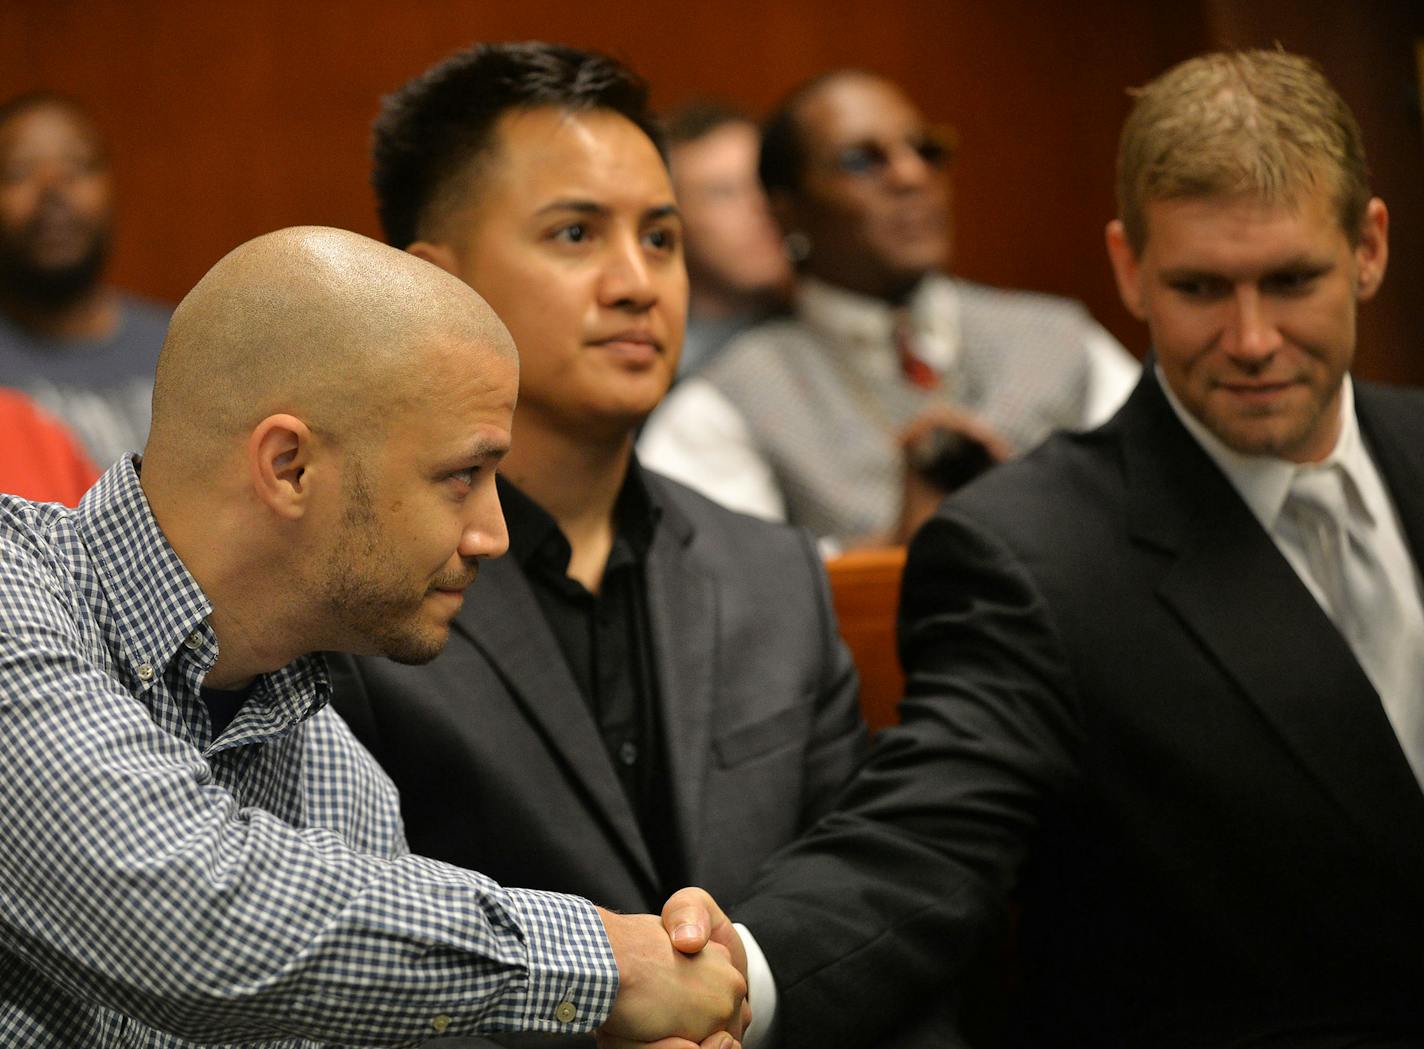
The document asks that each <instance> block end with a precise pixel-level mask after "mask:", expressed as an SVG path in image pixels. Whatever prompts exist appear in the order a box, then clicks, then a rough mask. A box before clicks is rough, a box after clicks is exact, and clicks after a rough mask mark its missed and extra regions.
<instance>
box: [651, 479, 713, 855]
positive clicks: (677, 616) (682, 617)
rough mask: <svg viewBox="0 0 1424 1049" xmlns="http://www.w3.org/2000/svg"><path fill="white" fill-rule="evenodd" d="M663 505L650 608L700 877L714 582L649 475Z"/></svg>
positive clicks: (681, 817) (668, 744)
mask: <svg viewBox="0 0 1424 1049" xmlns="http://www.w3.org/2000/svg"><path fill="white" fill-rule="evenodd" d="M643 476H644V477H645V478H646V479H647V483H648V488H649V490H650V491H651V492H653V496H654V498H655V499H656V500H657V502H658V504H659V505H660V506H661V507H662V521H661V523H660V525H659V527H658V530H657V533H656V535H655V537H654V540H653V544H652V547H651V548H650V549H649V551H648V565H647V580H648V611H649V619H650V620H651V621H652V631H653V644H654V647H655V652H656V657H657V668H658V686H659V694H660V697H661V700H662V728H663V747H664V753H665V754H666V755H667V770H668V785H669V788H670V789H671V790H672V795H673V803H674V807H675V809H676V812H677V824H678V831H679V835H680V838H681V845H682V858H683V864H684V866H683V869H684V870H685V871H686V872H687V874H688V877H689V878H690V879H692V880H696V878H697V876H698V865H697V863H696V859H697V856H698V847H699V843H700V842H699V839H700V837H701V831H702V807H703V800H704V796H705V785H706V781H707V760H708V754H709V752H710V750H711V738H710V737H711V733H712V730H713V726H712V724H711V723H710V719H711V712H712V710H713V704H714V701H715V699H716V696H715V695H714V682H713V678H714V673H715V670H716V660H717V591H716V584H715V582H714V581H713V579H712V578H711V577H710V576H708V575H707V574H706V573H705V572H703V571H702V569H701V567H700V565H698V564H697V563H696V559H695V558H692V557H689V556H688V551H687V549H686V548H687V547H688V546H689V545H690V544H691V542H692V538H693V525H692V522H691V521H689V520H688V519H687V518H686V517H684V516H683V515H682V513H681V512H680V511H679V509H678V507H677V506H676V505H674V504H672V503H671V502H670V501H669V500H668V499H667V497H666V494H665V493H664V491H663V490H662V489H661V487H655V486H657V481H656V479H655V478H653V477H649V476H648V475H647V474H644V475H643Z"/></svg>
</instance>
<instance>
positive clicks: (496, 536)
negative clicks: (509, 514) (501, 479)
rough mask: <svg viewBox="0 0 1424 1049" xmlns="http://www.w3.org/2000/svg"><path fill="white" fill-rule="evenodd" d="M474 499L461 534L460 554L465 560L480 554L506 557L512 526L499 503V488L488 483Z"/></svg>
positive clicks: (482, 555)
mask: <svg viewBox="0 0 1424 1049" xmlns="http://www.w3.org/2000/svg"><path fill="white" fill-rule="evenodd" d="M471 502H472V504H473V505H472V511H471V513H470V516H469V518H468V520H466V522H465V528H464V530H463V531H462V532H461V533H460V546H459V554H460V556H461V557H463V558H464V559H465V560H467V561H468V560H473V559H474V558H478V557H502V556H503V555H504V553H505V551H507V550H508V549H509V529H508V528H507V527H506V526H505V523H504V511H503V509H501V507H500V505H499V489H497V488H496V487H495V486H494V485H493V484H490V485H488V486H486V489H485V491H484V492H482V493H481V494H480V497H479V498H477V499H474V500H472V501H471Z"/></svg>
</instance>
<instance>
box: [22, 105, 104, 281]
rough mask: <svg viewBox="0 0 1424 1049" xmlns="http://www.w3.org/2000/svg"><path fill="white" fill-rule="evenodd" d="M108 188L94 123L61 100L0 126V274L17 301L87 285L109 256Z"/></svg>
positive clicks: (36, 107)
mask: <svg viewBox="0 0 1424 1049" xmlns="http://www.w3.org/2000/svg"><path fill="white" fill-rule="evenodd" d="M112 223H113V187H112V183H111V180H110V176H109V166H108V160H107V158H106V156H105V152H104V147H103V143H102V142H101V141H100V139H99V135H98V131H97V130H96V129H95V127H94V126H93V124H92V123H91V122H90V121H89V120H88V119H87V118H86V117H85V116H84V115H83V114H82V113H79V112H78V111H76V110H74V109H73V108H71V107H70V106H67V105H64V104H62V103H47V102H45V103H40V104H38V105H36V106H34V107H31V108H27V109H24V110H21V111H20V112H19V113H17V114H16V115H14V116H12V117H11V118H10V119H9V120H8V121H6V122H5V124H4V125H3V126H0V277H3V279H4V280H5V281H6V283H7V284H8V285H9V287H10V289H11V294H12V295H14V296H15V297H17V298H24V299H34V300H36V301H39V302H63V301H65V300H66V299H70V298H74V297H76V296H78V295H81V294H83V293H85V292H87V291H89V290H90V289H92V288H93V287H94V286H95V284H96V283H97V282H98V279H99V274H100V272H101V271H102V270H103V266H104V261H105V259H106V257H107V255H108V248H109V237H110V230H111V227H112Z"/></svg>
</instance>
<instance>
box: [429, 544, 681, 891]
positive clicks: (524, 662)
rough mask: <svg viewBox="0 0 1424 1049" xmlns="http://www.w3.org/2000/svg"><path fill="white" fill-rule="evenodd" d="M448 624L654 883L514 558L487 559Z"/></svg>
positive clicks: (595, 734)
mask: <svg viewBox="0 0 1424 1049" xmlns="http://www.w3.org/2000/svg"><path fill="white" fill-rule="evenodd" d="M453 629H454V630H455V631H456V632H458V633H460V634H462V635H463V636H464V637H466V638H468V639H469V641H470V642H471V643H472V644H474V646H475V647H476V648H478V649H479V650H480V652H481V653H483V655H484V657H485V658H486V659H487V660H488V661H489V662H490V664H491V665H492V666H493V667H494V668H495V671H496V672H497V673H498V674H499V676H500V678H501V679H502V680H503V681H504V684H505V686H506V687H507V688H508V689H509V692H510V695H511V696H513V698H514V702H515V704H516V705H517V706H518V707H519V708H520V709H521V710H523V712H524V714H525V715H526V716H527V717H528V718H529V720H530V721H531V722H533V723H534V725H536V726H537V727H538V729H539V730H540V732H541V733H542V734H543V735H544V737H545V738H546V739H547V740H548V742H549V748H550V750H551V751H553V753H554V754H556V755H557V756H558V757H559V758H560V759H561V760H562V762H563V763H564V764H565V765H566V766H567V767H568V768H569V769H570V771H571V772H572V773H573V776H574V778H575V779H576V780H577V781H578V782H579V783H580V784H581V785H582V786H583V788H584V790H585V791H586V792H587V795H588V798H589V803H590V806H591V808H592V810H593V811H594V813H595V815H596V816H598V817H600V818H601V819H602V820H603V821H604V822H605V824H606V826H607V827H608V829H609V831H610V833H611V835H612V836H613V838H614V839H615V840H616V841H617V842H618V843H619V844H621V845H622V846H623V848H624V849H625V850H626V851H627V853H628V855H629V856H630V857H631V862H632V864H633V865H634V866H635V867H636V868H637V870H638V871H639V872H640V873H641V874H642V876H643V877H644V878H645V879H647V881H648V884H649V886H656V885H657V884H658V879H657V875H656V872H655V869H654V867H653V861H652V857H651V856H650V855H649V854H648V849H647V846H646V845H645V844H644V842H643V836H642V834H641V832H640V831H639V829H638V823H637V819H636V817H635V816H634V814H633V809H632V806H631V805H630V804H629V802H628V796H627V795H626V794H625V793H624V791H623V787H622V784H620V783H619V781H618V776H617V774H616V773H615V772H614V770H613V766H612V763H611V762H610V761H609V759H608V756H607V754H606V752H605V751H604V747H603V741H602V738H601V737H600V735H599V731H598V726H597V725H596V724H595V722H594V720H593V716H592V714H591V713H590V712H589V709H588V705H587V704H586V703H585V702H584V699H583V696H582V694H581V693H580V692H579V688H578V685H577V684H576V683H575V681H574V679H573V675H572V674H571V673H570V672H569V669H568V664H567V662H566V661H565V659H564V654H563V651H562V650H561V649H560V648H559V644H558V641H557V640H555V638H554V635H553V633H552V631H550V630H549V628H548V626H547V625H546V623H545V621H544V614H543V611H542V609H541V608H540V607H539V602H538V600H537V599H536V598H535V596H534V592H533V591H532V590H531V589H530V587H529V583H528V581H527V580H526V579H525V578H524V573H523V571H522V570H521V569H520V567H519V565H518V563H517V562H516V561H515V559H514V558H513V557H505V558H501V559H500V560H497V561H491V562H487V563H485V564H484V565H483V566H482V567H481V569H480V578H479V580H478V581H477V582H476V583H475V585H474V586H473V587H471V588H470V590H469V591H468V599H467V601H466V603H465V607H464V608H463V609H462V610H461V612H460V614H459V616H457V617H456V619H455V622H454V624H453Z"/></svg>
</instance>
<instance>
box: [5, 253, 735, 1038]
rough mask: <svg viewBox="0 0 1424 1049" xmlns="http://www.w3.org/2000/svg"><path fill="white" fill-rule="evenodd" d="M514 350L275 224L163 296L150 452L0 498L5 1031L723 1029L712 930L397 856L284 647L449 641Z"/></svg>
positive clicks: (485, 316) (398, 280)
mask: <svg viewBox="0 0 1424 1049" xmlns="http://www.w3.org/2000/svg"><path fill="white" fill-rule="evenodd" d="M517 379H518V365H517V362H516V357H515V353H514V347H513V344H512V342H511V340H510V337H509V334H508V332H507V331H506V330H505V329H504V328H503V326H502V325H501V324H500V322H499V321H498V319H497V318H496V317H495V316H494V314H493V313H492V312H491V311H490V309H489V307H488V306H487V305H486V304H485V303H484V301H483V300H482V299H480V298H479V296H477V295H476V294H475V293H474V292H473V291H471V290H470V289H469V288H468V287H467V286H466V285H465V284H464V283H463V282H461V281H459V280H458V279H456V278H455V277H452V276H449V275H448V274H445V273H443V272H441V271H440V270H438V269H437V268H435V267H433V266H430V265H428V264H427V263H424V262H422V261H420V260H418V259H416V258H414V257H413V256H410V255H407V254H405V253H402V252H399V251H396V250H394V249H391V248H387V247H384V246H382V245H379V244H376V243H375V242H373V241H369V240H366V239H365V238H362V237H358V236H356V235H355V234H351V233H345V232H342V231H338V230H327V229H318V228H303V229H294V230H285V231H281V232H279V233H274V234H270V235H268V236H265V237H261V238H258V239H257V240H255V241H252V242H250V243H248V244H246V245H244V246H242V247H240V248H238V249H237V250H235V251H234V252H232V253H231V254H230V255H228V256H227V257H226V258H225V259H223V260H222V261H221V262H219V263H218V265H217V266H216V267H214V268H213V270H212V271H211V272H210V273H209V274H208V275H207V276H206V277H204V278H203V280H202V281H201V282H200V283H199V284H198V286H197V287H196V288H194V289H193V291H192V293H191V294H190V295H189V296H188V297H187V298H186V299H185V300H184V301H183V303H182V304H181V305H180V306H179V308H178V311H177V312H176V313H175V315H174V319H173V324H172V327H171V329H170V332H169V335H168V338H167V341H166V342H165V344H164V348H163V351H162V355H161V357H160V360H159V365H158V375H157V380H156V385H155V393H154V416H153V429H152V433H151V437H150V439H149V442H148V445H147V447H146V449H145V452H144V455H143V456H142V457H141V458H140V457H137V456H133V457H128V458H125V459H122V460H120V461H119V462H118V463H117V464H116V465H115V466H114V467H113V468H112V469H110V470H109V472H108V473H106V474H105V475H104V476H103V477H102V478H101V479H100V481H99V482H98V484H97V485H96V486H95V487H94V488H93V489H92V490H91V491H90V492H89V494H88V495H87V496H86V497H85V499H84V501H83V503H82V505H81V506H80V508H79V509H78V510H76V511H71V510H66V509H64V508H61V507H58V506H53V505H36V504H31V503H27V502H25V501H23V500H21V499H18V498H16V497H11V496H4V497H0V753H3V754H4V755H5V760H4V764H3V772H0V886H3V891H0V1044H3V1045H7V1046H9V1045H24V1046H55V1047H58V1046H73V1045H85V1046H95V1045H98V1046H118V1045H123V1046H126V1047H127V1046H146V1047H149V1046H151V1047H160V1046H161V1047H177V1046H192V1045H195V1044H204V1043H223V1044H228V1043H232V1042H236V1041H241V1042H243V1043H244V1044H251V1043H257V1044H263V1045H272V1046H294V1047H295V1046H308V1045H311V1044H313V1043H326V1042H340V1043H343V1044H353V1043H354V1044H360V1045H383V1044H399V1043H407V1042H412V1041H416V1040H419V1039H420V1038H423V1037H429V1036H431V1035H440V1034H450V1035H455V1034H461V1033H480V1032H496V1031H507V1030H534V1031H541V1032H551V1033H557V1032H572V1031H582V1030H588V1029H591V1028H594V1027H600V1025H601V1026H602V1029H603V1031H604V1032H605V1033H606V1034H608V1035H609V1036H610V1037H611V1038H618V1039H622V1038H627V1039H656V1038H659V1037H662V1036H665V1035H678V1036H687V1037H690V1038H692V1039H702V1038H706V1039H707V1041H706V1042H705V1043H704V1049H712V1047H716V1046H722V1045H729V1044H732V1040H731V1037H730V1036H729V1035H726V1034H718V1035H714V1034H713V1032H714V1031H717V1030H720V1029H722V1028H724V1027H727V1028H731V1029H732V1030H733V1031H734V1032H735V1031H737V1030H739V1029H740V1019H739V1018H740V1010H741V997H742V995H743V993H744V989H745V985H744V983H743V978H742V974H741V973H740V972H739V971H738V969H737V968H736V967H734V966H733V964H732V962H731V959H730V958H729V952H728V949H727V948H726V947H725V946H720V945H719V946H718V947H717V949H716V950H712V951H707V952H703V953H701V954H699V955H697V956H696V957H691V958H688V957H682V956H678V955H676V954H675V952H674V950H673V947H672V945H671V944H670V942H669V938H668V936H667V935H666V934H664V933H663V932H662V930H661V927H660V926H659V925H658V923H657V921H656V920H655V919H653V918H650V917H647V916H630V917H623V916H617V915H612V914H609V913H607V912H602V911H599V910H598V909H596V908H594V907H593V906H592V905H591V904H589V903H588V902H587V901H584V900H580V899H578V898H576V897H571V896H562V895H558V894H554V893H545V892H532V891H524V890H518V889H505V888H502V887H500V886H499V885H497V884H496V883H494V882H493V881H491V880H490V879H488V878H486V877H484V876H483V875H480V874H475V873H472V872H470V871H465V870H461V869H459V868H456V867H451V866H448V865H445V864H441V863H438V862H436V861H434V860H427V859H423V858H420V857H415V856H411V855H409V853H408V850H407V849H406V848H405V844H404V840H403V836H402V831H401V826H400V820H399V816H398V808H397V799H396V797H395V792H394V789H393V788H392V786H391V785H390V783H389V781H388V780H387V779H386V778H385V776H384V775H383V774H382V773H381V772H380V771H379V769H378V768H377V767H376V765H375V764H374V762H373V761H372V760H371V759H370V757H369V755H367V753H366V752H365V751H364V750H363V749H362V748H361V747H360V746H359V745H358V744H357V743H356V742H355V741H354V740H353V739H352V737H351V736H350V734H349V732H348V730H347V729H346V728H345V726H344V724H343V723H342V722H341V721H340V719H339V718H337V717H336V716H335V715H333V714H332V713H331V712H330V711H329V710H327V709H326V702H327V696H328V693H329V685H328V683H327V678H326V671H325V667H324V665H323V664H322V662H321V660H320V659H319V658H314V657H312V656H310V655H308V653H311V652H313V651H316V650H319V649H340V650H345V651H349V652H361V653H382V654H385V655H388V656H391V657H392V658H395V659H398V660H403V661H407V662H420V661H423V660H428V659H430V658H432V657H433V656H434V655H435V654H436V653H437V652H438V651H439V650H440V648H441V646H442V645H443V644H444V642H445V638H446V634H447V632H448V628H449V622H450V619H451V617H452V616H453V615H454V614H455V612H456V610H458V609H459V607H460V604H461V600H462V597H461V592H462V591H463V590H464V588H465V587H466V586H468V585H469V584H470V583H471V582H472V581H473V580H474V578H475V574H476V569H477V566H478V564H479V561H480V560H481V559H482V558H486V557H493V556H498V555H499V554H501V553H502V552H503V551H504V549H505V547H506V545H507V537H506V534H505V527H504V521H503V518H502V517H501V514H500V508H499V501H498V497H497V495H496V491H495V487H494V468H495V464H496V463H497V462H498V461H499V459H500V457H501V456H502V455H503V454H504V452H505V450H506V448H507V447H508V444H509V430H510V418H511V413H512V411H513V408H514V401H515V391H516V385H517ZM670 906H671V907H673V908H676V907H677V906H678V903H677V902H676V901H674V902H672V903H670ZM720 921H721V919H720V918H719V922H720ZM719 927H720V926H719ZM721 939H722V942H723V943H728V942H730V933H726V934H724V935H723V936H722V937H721ZM668 1044H669V1045H674V1046H679V1047H683V1049H692V1043H690V1042H683V1041H681V1040H679V1039H673V1040H672V1041H671V1042H670V1043H668Z"/></svg>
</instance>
